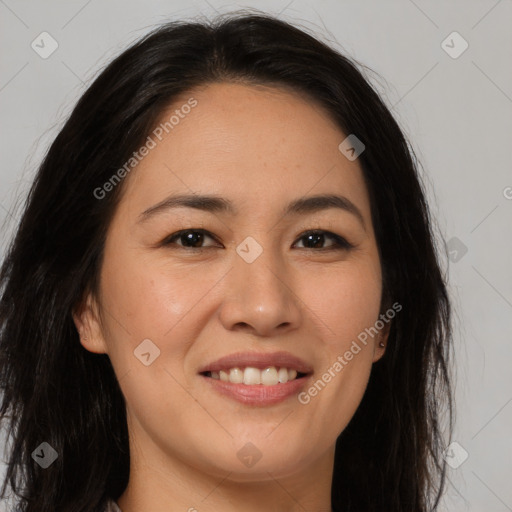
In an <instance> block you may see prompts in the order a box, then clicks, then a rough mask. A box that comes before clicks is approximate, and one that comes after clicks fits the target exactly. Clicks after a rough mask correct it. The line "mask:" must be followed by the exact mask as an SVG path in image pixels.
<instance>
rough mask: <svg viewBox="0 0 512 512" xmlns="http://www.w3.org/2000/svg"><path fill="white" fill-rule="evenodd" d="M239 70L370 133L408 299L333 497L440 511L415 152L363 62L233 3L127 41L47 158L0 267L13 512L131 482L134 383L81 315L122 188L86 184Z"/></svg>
mask: <svg viewBox="0 0 512 512" xmlns="http://www.w3.org/2000/svg"><path fill="white" fill-rule="evenodd" d="M230 81H237V82H240V83H247V84H255V83H259V84H266V85H273V86H276V87H288V88H291V89H293V90H295V91H297V92H299V93H300V94H302V95H304V96H305V97H307V98H310V99H311V101H312V102H316V104H317V105H319V108H323V109H324V111H325V112H326V113H327V114H329V115H331V116H332V118H333V119H334V120H335V121H336V122H337V124H338V125H339V127H340V129H341V130H342V131H343V132H344V133H345V134H356V136H357V137H358V138H359V139H360V140H361V141H362V142H363V143H364V144H365V145H366V149H365V151H364V152H363V153H362V154H361V155H360V156H359V163H360V165H361V166H362V169H363V173H364V179H365V182H366V185H367V187H368V191H369V194H370V199H371V209H372V220H373V223H374V228H375V233H376V237H377V243H378V247H379V250H380V256H381V264H382V269H383V296H382V311H385V310H386V309H387V308H388V307H389V306H390V304H392V303H394V302H397V303H399V304H400V305H401V306H402V311H401V312H400V313H399V314H397V315H396V317H395V318H394V320H393V321H392V324H391V331H390V334H389V341H388V346H387V349H386V354H385V356H384V357H383V358H382V359H381V360H380V361H378V362H377V363H375V364H374V366H373V369H372V373H371V377H370V382H369V384H368V387H367V389H366V392H365V395H364V397H363V400H362V402H361V405H360V407H359V408H358V410H357V412H356V414H355V416H354V417H353V419H352V420H351V422H350V424H349V425H348V426H347V428H346V429H345V430H344V431H343V433H342V434H341V435H340V437H339V438H338V440H337V444H336V456H335V466H334V476H333V482H332V505H333V508H334V509H335V510H338V511H353V512H355V511H365V512H370V511H375V512H376V511H379V512H382V511H385V512H399V511H407V512H426V511H427V510H435V509H436V508H437V504H438V503H439V501H440V498H441V496H442V494H443V490H444V482H445V478H446V477H445V467H446V466H445V462H444V459H443V449H444V441H443V433H444V432H447V433H448V436H450V435H451V433H452V428H453V426H452V423H453V419H452V418H453V410H452V391H451V384H450V374H449V360H450V357H451V355H450V352H451V338H452V335H451V327H450V302H449V298H448V295H447V289H446V279H445V276H444V273H443V270H442V268H441V264H440V263H441V262H440V260H439V256H438V252H439V251H438V246H437V242H436V233H435V230H434V229H433V225H434V224H433V221H432V219H431V215H430V213H429V209H428V205H427V203H426V199H425V190H424V186H423V184H422V181H421V176H420V173H419V171H418V167H419V164H418V162H417V158H416V156H415V155H414V152H413V150H412V149H411V147H410V144H409V143H408V142H407V141H406V139H405V137H404V135H403V133H402V131H401V130H400V128H399V126H398V124H397V122H396V121H395V120H394V118H393V117H392V115H391V113H390V111H389V110H388V108H387V107H386V106H385V105H384V103H383V101H382V100H381V99H380V97H379V95H378V93H377V92H376V90H375V89H374V88H373V87H372V86H371V85H370V83H369V81H368V80H367V79H366V78H364V72H363V71H362V70H360V65H359V64H358V63H357V62H355V61H353V60H351V59H349V58H347V57H346V56H344V55H342V54H341V52H339V51H338V50H335V49H333V48H330V47H329V46H328V45H326V44H325V43H323V42H321V41H320V40H318V39H317V38H316V37H314V36H312V35H309V34H308V33H307V32H306V31H304V30H301V29H299V28H297V27H294V26H293V25H291V24H288V23H286V22H284V21H280V20H278V19H276V18H274V17H272V16H270V15H266V14H263V13H259V12H257V13H254V12H252V13H247V12H242V13H240V12H235V13H230V14H228V15H227V16H226V15H224V16H221V17H219V18H217V19H216V20H214V21H213V22H198V21H192V22H185V21H178V22H171V23H167V24H165V25H162V26H160V27H158V28H157V29H156V30H154V31H153V32H151V33H150V34H148V35H146V36H145V37H143V38H142V39H140V40H139V41H138V42H136V43H135V44H133V45H132V46H131V47H130V48H129V49H127V50H126V51H124V52H123V53H122V54H121V55H119V56H118V57H117V58H116V59H115V60H113V61H112V62H111V63H110V64H109V65H108V66H107V67H106V68H105V69H104V70H103V71H102V72H101V74H100V75H99V76H98V77H97V78H96V79H95V81H94V82H93V83H92V85H91V86H90V87H89V88H88V89H87V90H86V92H85V93H84V94H83V95H82V97H81V98H80V100H79V101H78V103H77V105H76V106H75V108H74V110H73V112H72V113H71V116H70V117H69V119H68V120H67V122H66V123H65V125H64V127H63V128H62V129H61V131H60V132H59V134H58V135H57V137H56V138H55V140H54V142H53V143H52V145H51V147H50V149H49V151H48V152H47V154H46V156H45V158H44V160H43V162H42V164H41V166H40V168H39V171H38V173H37V176H36V178H35V181H34V183H33V185H32V187H31V189H30V192H29V195H28V198H27V200H26V204H25V206H24V211H23V214H22V216H21V221H20V224H19V226H18V229H17V233H16V235H15V237H14V239H13V240H12V243H11V244H10V246H9V247H8V252H7V256H6V258H5V261H4V262H3V265H2V268H1V272H0V293H1V298H0V350H1V351H0V358H1V359H0V387H1V388H0V389H1V391H2V392H3V397H2V402H1V408H0V424H3V425H4V426H6V427H8V429H7V432H8V434H9V437H8V439H9V441H11V446H10V449H9V457H8V459H7V464H8V465H7V476H6V479H5V482H4V485H3V488H2V496H3V497H5V495H6V494H5V493H6V492H7V485H9V486H10V488H11V489H12V490H13V492H14V493H15V495H16V496H17V497H18V501H19V505H18V510H20V511H24V512H34V511H37V512H80V511H87V512H90V511H100V510H101V508H102V507H103V506H104V504H105V502H106V500H107V499H108V498H112V499H117V498H118V497H119V496H120V494H122V492H123V490H124V489H125V487H126V485H127V483H128V476H129V462H130V458H129V449H128V431H127V425H126V411H125V402H124V397H123V395H122V393H121V390H120V387H119V385H118V382H117V379H116V376H115V374H114V371H113V368H112V365H111V364H110V360H109V358H108V356H107V355H106V354H101V355H99V354H93V353H91V352H88V351H87V350H85V349H84V348H83V347H82V345H81V344H80V342H79V337H78V334H77V331H76V328H75V325H74V322H73V318H72V311H74V308H76V307H78V305H79V304H80V303H81V301H82V299H83V297H84V296H85V294H86V292H88V291H92V292H93V293H97V291H98V276H99V270H100V267H101V263H102V252H103V247H104V242H105V236H106V230H107V227H108V225H109V222H110V220H111V218H112V215H113V212H114V210H115V208H116V205H117V204H118V202H119V200H120V197H121V191H122V189H123V187H122V183H121V184H120V185H118V186H117V187H115V189H114V190H113V191H112V192H110V193H109V194H107V195H106V196H105V197H104V198H102V199H98V198H97V197H96V195H95V194H94V191H95V190H97V189H98V188H99V187H102V186H103V185H104V184H105V183H106V182H107V181H108V180H109V179H110V178H111V177H112V175H113V174H114V173H116V171H118V169H119V168H120V167H122V166H123V164H124V163H125V162H126V161H127V160H128V159H129V158H130V156H131V155H132V153H133V152H134V151H135V150H136V149H137V148H139V147H140V146H141V144H142V143H143V141H145V140H146V137H147V136H148V134H149V133H150V130H151V129H152V128H153V127H154V125H155V123H156V122H157V120H158V118H159V116H160V115H161V113H162V111H163V109H164V108H166V107H167V106H168V105H169V104H170V103H171V102H172V101H173V99H174V98H176V97H177V96H178V95H181V94H183V93H186V92H187V91H189V90H191V89H192V88H193V87H195V86H200V85H204V84H207V83H212V82H230ZM134 172H136V170H135V171H134ZM445 413H446V416H445ZM443 417H446V418H447V419H448V421H447V425H446V426H444V425H443V421H442V420H443ZM42 442H48V443H49V444H50V445H51V446H52V447H53V448H54V449H55V451H56V452H57V453H58V458H57V459H56V460H55V462H54V463H53V464H52V465H51V466H50V467H49V468H48V469H42V468H40V467H39V465H38V464H36V463H35V462H34V460H33V458H32V453H33V452H34V450H35V449H36V448H37V447H38V446H39V445H40V444H41V443H42Z"/></svg>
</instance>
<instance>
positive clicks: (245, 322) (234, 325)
mask: <svg viewBox="0 0 512 512" xmlns="http://www.w3.org/2000/svg"><path fill="white" fill-rule="evenodd" d="M225 286H226V288H225V290H227V291H226V293H225V299H224V300H223V302H222V305H221V310H220V320H221V322H222V324H223V325H224V327H225V329H227V330H230V331H240V332H247V333H250V334H253V335H255V336H259V337H272V336H278V335H283V334H285V333H288V332H289V331H292V330H294V329H297V328H298V327H299V325H300V322H301V318H302V316H303V315H301V309H300V307H301V300H300V298H299V297H298V296H297V295H296V293H295V292H294V290H293V278H292V276H291V272H290V270H289V269H287V268H286V263H285V262H283V261H282V259H281V260H279V258H278V257H277V256H276V255H275V254H274V253H273V252H272V251H270V250H263V252H262V253H261V255H260V256H259V257H258V258H257V259H256V260H255V261H253V262H252V263H248V262H247V261H245V260H244V259H243V258H241V257H240V256H239V255H238V254H236V253H235V255H234V262H233V268H232V270H231V271H230V272H229V273H228V276H227V281H226V283H225Z"/></svg>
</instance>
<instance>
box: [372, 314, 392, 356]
mask: <svg viewBox="0 0 512 512" xmlns="http://www.w3.org/2000/svg"><path fill="white" fill-rule="evenodd" d="M390 327H391V323H388V324H386V326H385V327H384V329H382V331H381V332H380V334H379V337H378V338H377V339H376V340H375V345H374V350H373V362H374V363H375V362H377V361H378V360H379V359H381V358H382V357H383V356H384V354H385V353H386V345H387V342H388V337H389V330H390Z"/></svg>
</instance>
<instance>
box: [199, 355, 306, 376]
mask: <svg viewBox="0 0 512 512" xmlns="http://www.w3.org/2000/svg"><path fill="white" fill-rule="evenodd" d="M248 366H250V367H252V368H259V369H260V370H264V369H265V368H268V367H269V366H275V367H277V368H288V369H290V370H291V369H293V370H297V372H299V373H311V372H312V371H313V369H312V368H311V366H310V365H308V364H307V363H306V362H305V361H303V360H302V359H300V358H299V357H297V356H294V355H293V354H290V353H289V352H271V353H262V352H237V353H235V354H230V355H227V356H224V357H221V358H220V359H217V360H215V361H213V362H211V363H208V364H207V365H205V366H203V367H202V368H200V369H199V373H204V372H218V371H220V370H229V369H230V368H246V367H248Z"/></svg>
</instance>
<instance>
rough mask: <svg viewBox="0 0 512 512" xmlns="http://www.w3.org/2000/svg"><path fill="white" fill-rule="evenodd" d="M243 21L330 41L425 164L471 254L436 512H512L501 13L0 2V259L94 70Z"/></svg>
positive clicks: (508, 86) (379, 4)
mask: <svg viewBox="0 0 512 512" xmlns="http://www.w3.org/2000/svg"><path fill="white" fill-rule="evenodd" d="M241 7H255V8H258V9H261V10H264V11H267V12H269V13H273V14H278V13H280V16H281V17H282V18H284V19H286V20H288V21H291V22H293V23H296V24H301V25H302V26H303V27H304V28H306V29H309V30H311V31H313V32H315V33H317V34H319V35H320V36H321V37H323V38H324V40H326V41H327V42H329V41H332V40H333V39H336V41H337V43H333V44H336V45H337V47H338V48H339V49H341V50H342V51H346V52H347V53H348V54H349V55H351V56H353V57H355V58H356V59H358V60H360V61H361V62H363V63H364V64H366V65H368V66H370V67H371V68H372V69H374V70H375V71H376V72H377V73H379V74H380V75H381V76H382V77H383V78H384V79H385V80H383V79H380V78H376V77H372V76H371V75H370V76H369V78H370V79H371V80H372V81H373V83H375V84H376V85H377V87H378V89H379V91H380V92H381V93H382V94H383V95H384V98H385V101H386V103H387V104H388V105H389V106H390V107H393V110H392V111H393V113H394V114H395V115H396V117H397V119H398V121H399V122H400V124H401V126H402V127H403V129H404V131H405V132H406V134H407V135H408V137H409V138H410V139H411V141H412V144H413V147H414V148H415V150H416V151H417V154H418V156H419V158H420V160H421V162H422V163H423V166H424V169H425V180H426V184H427V189H428V194H429V197H430V201H431V208H432V211H433V213H434V216H435V217H436V219H437V221H438V223H439V226H440V228H441V230H442V231H443V233H444V236H445V238H446V240H451V239H453V237H456V238H457V239H459V240H460V241H461V242H462V243H463V244H464V245H465V246H466V247H467V253H466V254H464V255H463V256H462V257H461V258H460V254H462V253H459V255H458V256H457V255H456V254H454V255H453V256H452V258H453V259H454V260H457V259H458V261H452V262H451V263H450V264H449V269H448V270H449V276H450V291H451V293H452V297H453V299H454V302H455V307H456V317H455V329H456V332H455V335H456V339H455V342H456V357H457V359H456V405H457V427H456V433H455V435H454V436H453V439H452V441H456V442H458V443H459V444H460V445H461V446H462V447H463V448H464V449H465V450H466V451H467V452H468V454H469V457H468V458H467V460H466V461H465V462H464V463H463V464H461V465H460V466H459V467H458V468H457V469H450V472H449V478H450V482H451V483H452V485H451V486H450V490H449V491H448V493H447V495H446V497H445V499H444V501H443V507H442V510H443V511H444V510H446V511H450V512H459V511H475V512H477V511H478V512H482V511H483V510H485V511H486V512H505V511H512V487H511V485H510V480H511V477H512V468H511V462H510V461H511V460H512V441H511V432H512V428H511V427H512V403H511V402H512V377H511V373H510V370H509V368H510V361H511V357H512V348H511V347H512V343H511V342H512V336H511V334H512V270H511V265H510V263H511V262H512V248H511V247H512V244H511V239H512V236H511V235H512V229H511V224H512V223H511V221H512V188H507V187H512V172H511V169H512V165H511V164H512V153H511V150H510V147H511V135H512V67H511V63H512V1H510V0H499V1H496V0H485V1H484V0H481V1H477V0H473V1H467V0H466V1H450V2H445V1H441V0H439V1H435V2H434V1H430V2H427V1H425V0H415V1H412V0H411V1H409V0H395V1H389V0H388V1H384V0H373V1H370V0H366V1H359V2H358V1H348V0H341V1H340V0H337V1H336V0H317V1H314V2H313V1H304V0H294V1H291V2H290V0H283V1H273V2H269V1H266V2H255V1H253V2H247V3H243V4H242V3H224V2H222V1H221V0H210V1H209V2H207V1H206V0H196V1H195V2H186V1H177V0H173V1H171V0H165V1H158V0H145V1H144V2H142V1H138V2H137V1H134V0H132V1H127V0H112V1H109V2H100V1H99V0H89V1H87V0H73V1H69V0H66V1H56V0H51V1H50V0H47V1H45V2H38V3H36V2H29V1H22V0H0V41H1V46H2V61H1V64H0V116H1V119H2V123H1V137H0V144H1V155H2V160H1V172H0V223H3V221H5V222H6V223H5V224H2V232H1V238H0V251H1V252H0V256H1V254H3V253H4V251H5V244H6V242H7V240H8V239H9V236H10V235H11V233H12V231H13V226H14V223H15V220H16V219H17V218H18V217H17V215H18V213H19V212H18V211H14V210H13V207H14V205H15V202H16V200H17V199H18V200H19V198H20V197H23V194H24V193H25V192H26V190H27V185H28V184H29V183H30V181H31V180H32V178H33V175H34V171H35V168H36V166H37V164H38V163H39V162H40V160H41V157H42V155H43V154H44V152H45V150H46V147H47V145H48V143H49V142H50V141H51V140H52V139H53V137H55V135H56V134H57V131H58V129H59V127H60V126H61V125H62V123H63V121H64V120H65V118H66V116H67V115H68V114H69V112H70V109H71V107H72V105H73V104H74V103H75V101H76V100H77V99H78V97H79V96H80V94H81V93H82V92H83V91H84V89H85V87H86V86H87V85H88V84H90V82H91V79H92V78H93V77H94V76H95V75H96V74H97V72H98V70H99V69H100V68H101V67H102V66H103V65H104V64H105V63H106V62H107V61H109V60H110V59H111V58H112V57H113V56H114V55H116V54H118V53H119V52H120V51H121V50H122V49H123V48H125V47H126V45H127V44H128V43H130V42H131V41H133V40H135V39H137V38H138V37H140V36H141V35H143V34H144V33H145V32H147V31H148V30H149V29H150V28H152V27H153V26H155V24H157V23H159V22H161V21H167V20H171V19H176V18H181V17H187V18H188V17H191V16H196V15H203V16H206V17H212V16H213V15H215V14H216V12H226V11H230V10H233V9H238V8H241ZM43 31H47V32H49V33H50V34H51V35H52V37H53V38H55V39H56V41H57V42H58V44H59V47H58V49H57V50H56V51H55V53H53V54H52V55H51V56H50V57H49V58H48V59H46V60H44V59H42V58H41V57H40V56H39V55H38V54H36V53H35V51H34V50H33V49H32V48H31V42H32V41H33V40H34V39H35V38H36V37H37V36H38V35H39V34H40V33H41V32H43ZM453 31H457V32H459V33H460V34H461V36H462V37H463V38H464V39H465V40H466V41H467V42H468V44H469V47H468V49H467V50H466V51H465V52H464V53H463V54H462V55H460V56H459V57H458V58H456V59H454V58H452V57H450V56H449V55H448V54H447V53H446V52H445V51H444V49H443V48H442V46H441V43H442V41H443V40H445V39H446V37H447V36H448V35H449V34H451V33H452V32H453ZM448 44H449V45H451V46H454V49H455V50H457V49H458V48H460V45H459V43H457V42H456V41H455V42H454V43H452V42H450V39H448ZM507 196H508V198H507ZM450 243H451V244H453V243H455V242H453V241H452V242H450ZM459 258H460V259H459ZM2 444H3V443H2ZM461 453H462V452H461V451H460V449H459V452H457V453H456V454H455V458H457V457H459V458H460V454H461ZM0 468H1V466H0ZM4 507H6V505H5V504H4ZM0 510H2V505H0ZM4 510H7V508H5V509H4Z"/></svg>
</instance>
